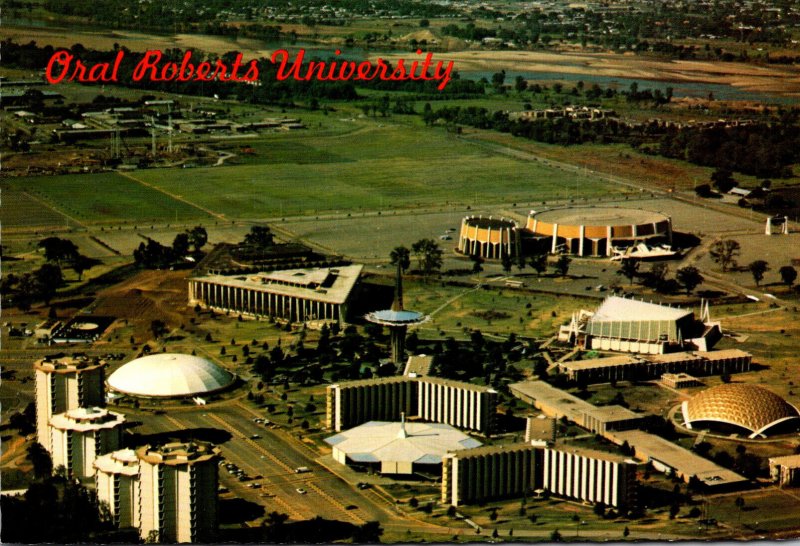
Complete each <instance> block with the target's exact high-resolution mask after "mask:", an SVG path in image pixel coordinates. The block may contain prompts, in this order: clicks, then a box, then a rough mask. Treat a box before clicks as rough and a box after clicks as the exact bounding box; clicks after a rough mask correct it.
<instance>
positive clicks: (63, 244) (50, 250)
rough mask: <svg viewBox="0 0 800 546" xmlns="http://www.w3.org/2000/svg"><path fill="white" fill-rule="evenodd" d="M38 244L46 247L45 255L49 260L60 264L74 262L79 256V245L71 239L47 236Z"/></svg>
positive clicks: (42, 247)
mask: <svg viewBox="0 0 800 546" xmlns="http://www.w3.org/2000/svg"><path fill="white" fill-rule="evenodd" d="M38 246H39V248H41V249H44V257H45V259H46V260H47V261H48V262H55V263H56V264H59V265H61V264H63V263H69V262H72V261H74V260H75V258H76V257H77V256H78V247H77V246H75V243H73V242H72V241H70V240H69V239H60V238H58V237H47V238H46V239H42V240H41V241H39V245H38Z"/></svg>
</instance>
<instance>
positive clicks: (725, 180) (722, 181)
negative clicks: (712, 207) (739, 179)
mask: <svg viewBox="0 0 800 546" xmlns="http://www.w3.org/2000/svg"><path fill="white" fill-rule="evenodd" d="M711 182H713V183H714V187H715V188H717V189H718V190H719V191H720V192H722V193H728V192H729V191H731V189H732V188H733V187H734V186H735V185H736V181H735V180H734V179H733V173H732V172H731V171H729V170H727V169H717V170H715V171H714V172H713V173H711Z"/></svg>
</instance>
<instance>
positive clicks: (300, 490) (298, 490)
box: [295, 487, 308, 495]
mask: <svg viewBox="0 0 800 546" xmlns="http://www.w3.org/2000/svg"><path fill="white" fill-rule="evenodd" d="M295 491H297V492H298V493H300V494H301V495H305V494H306V493H308V491H306V490H305V489H303V488H302V487H298V488H297V489H295Z"/></svg>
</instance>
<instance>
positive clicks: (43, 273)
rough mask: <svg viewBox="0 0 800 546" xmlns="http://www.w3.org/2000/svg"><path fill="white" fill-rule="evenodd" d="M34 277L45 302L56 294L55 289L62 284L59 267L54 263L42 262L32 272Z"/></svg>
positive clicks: (47, 302) (62, 279)
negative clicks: (40, 265) (42, 263)
mask: <svg viewBox="0 0 800 546" xmlns="http://www.w3.org/2000/svg"><path fill="white" fill-rule="evenodd" d="M34 276H35V278H36V288H37V291H38V293H39V295H40V296H41V298H42V299H43V300H44V302H45V303H46V304H48V305H49V304H50V300H51V299H52V298H53V296H54V295H55V294H56V290H58V288H59V287H60V286H61V285H62V284H64V276H63V274H62V273H61V268H60V267H59V266H57V265H55V264H44V265H42V267H40V268H39V269H37V270H36V271H35V272H34Z"/></svg>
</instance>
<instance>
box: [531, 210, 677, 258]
mask: <svg viewBox="0 0 800 546" xmlns="http://www.w3.org/2000/svg"><path fill="white" fill-rule="evenodd" d="M525 229H526V230H527V231H529V232H531V233H532V234H533V236H534V237H535V238H537V239H540V240H541V239H549V240H550V241H549V242H550V252H552V253H556V252H559V251H564V252H567V253H568V254H574V255H577V256H611V255H612V250H611V249H612V247H613V246H631V245H633V244H635V243H638V242H653V240H658V241H662V240H663V242H668V243H671V242H672V220H671V218H670V217H669V216H666V215H664V214H661V213H660V212H652V211H647V210H641V209H633V208H624V207H568V208H558V209H551V210H545V211H542V212H536V211H531V212H530V214H529V215H528V221H527V223H526V225H525Z"/></svg>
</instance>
